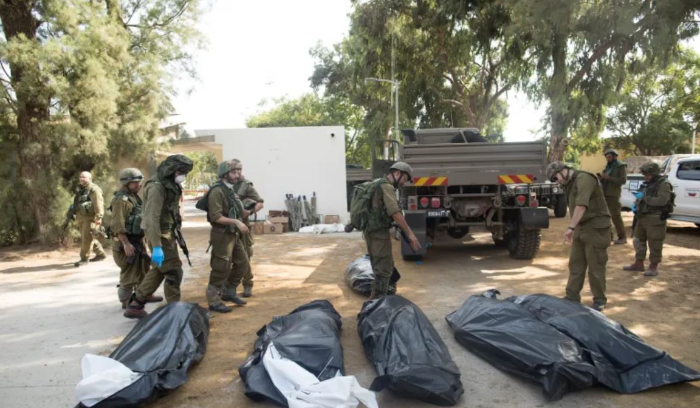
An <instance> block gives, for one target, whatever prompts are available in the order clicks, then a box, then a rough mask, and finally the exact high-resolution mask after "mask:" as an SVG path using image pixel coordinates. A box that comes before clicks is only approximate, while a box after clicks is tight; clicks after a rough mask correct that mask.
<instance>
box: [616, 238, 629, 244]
mask: <svg viewBox="0 0 700 408" xmlns="http://www.w3.org/2000/svg"><path fill="white" fill-rule="evenodd" d="M626 243H627V238H618V239H616V240H614V241H613V245H624V244H626Z"/></svg>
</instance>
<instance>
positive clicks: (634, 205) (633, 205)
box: [632, 203, 637, 214]
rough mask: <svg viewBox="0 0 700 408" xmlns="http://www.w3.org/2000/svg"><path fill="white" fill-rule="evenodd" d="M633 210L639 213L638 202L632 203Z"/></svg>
mask: <svg viewBox="0 0 700 408" xmlns="http://www.w3.org/2000/svg"><path fill="white" fill-rule="evenodd" d="M632 212H633V213H635V214H637V203H632Z"/></svg>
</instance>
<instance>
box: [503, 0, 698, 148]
mask: <svg viewBox="0 0 700 408" xmlns="http://www.w3.org/2000/svg"><path fill="white" fill-rule="evenodd" d="M504 3H505V4H507V5H508V7H509V9H510V15H511V17H512V23H511V24H510V27H509V32H510V35H512V36H517V37H519V38H521V39H522V43H523V47H524V48H526V49H527V55H530V56H532V57H533V58H534V61H535V64H533V68H534V69H533V70H532V72H531V78H534V80H531V81H528V82H527V83H526V84H525V85H524V86H525V88H526V89H527V91H528V93H529V95H530V96H531V98H532V99H534V100H536V101H545V100H546V101H547V102H548V104H549V107H548V116H549V121H550V124H549V132H550V133H551V145H550V151H549V159H550V161H554V160H561V159H562V158H563V157H564V153H565V150H566V145H567V144H566V142H565V140H566V139H567V137H568V136H569V134H570V131H571V129H577V128H585V127H587V128H588V132H594V133H596V137H597V134H598V133H600V131H602V129H603V126H604V123H605V121H604V118H605V115H604V109H605V107H606V106H607V105H608V104H610V103H611V102H612V101H613V100H614V97H615V93H616V92H617V91H619V90H620V88H621V86H622V84H623V83H624V78H625V75H626V71H625V67H626V65H625V63H626V61H628V60H631V59H633V58H636V57H637V56H638V55H639V54H642V53H643V54H646V55H647V56H648V58H650V59H655V60H663V59H665V58H667V57H668V56H669V55H670V53H672V52H673V51H674V50H675V49H676V47H677V44H678V41H679V39H683V38H687V37H689V36H692V35H695V34H696V33H697V27H696V25H695V24H694V23H693V22H692V21H691V20H693V15H694V13H695V12H696V11H697V9H698V6H699V2H698V1H697V0H667V1H647V0H614V1H602V0H597V1H589V0H585V1H584V0H505V1H504Z"/></svg>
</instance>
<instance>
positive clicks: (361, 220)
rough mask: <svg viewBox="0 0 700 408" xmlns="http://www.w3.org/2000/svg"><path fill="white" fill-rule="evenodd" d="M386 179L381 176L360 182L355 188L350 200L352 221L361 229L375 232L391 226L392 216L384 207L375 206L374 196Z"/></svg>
mask: <svg viewBox="0 0 700 408" xmlns="http://www.w3.org/2000/svg"><path fill="white" fill-rule="evenodd" d="M384 183H387V181H386V179H384V178H379V179H376V180H372V181H366V182H364V183H362V184H358V185H356V186H355V188H354V189H353V193H352V200H351V201H350V223H351V224H352V225H353V226H354V227H355V228H356V229H358V230H360V231H367V232H373V231H378V230H380V229H389V228H390V227H391V218H390V217H389V216H388V215H386V212H385V211H384V209H383V208H374V207H373V206H372V198H373V197H374V195H375V194H376V192H377V188H380V187H379V186H380V185H381V184H384Z"/></svg>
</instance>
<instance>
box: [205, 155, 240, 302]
mask: <svg viewBox="0 0 700 408" xmlns="http://www.w3.org/2000/svg"><path fill="white" fill-rule="evenodd" d="M217 175H218V176H219V180H218V181H217V182H216V183H214V185H212V186H211V188H210V189H209V191H208V192H207V195H206V196H205V197H204V198H203V199H202V200H206V205H205V208H206V210H207V220H208V221H209V223H210V224H211V235H210V243H211V261H210V263H209V265H210V266H211V273H210V275H209V286H207V290H206V295H207V302H208V303H209V310H211V311H214V312H219V313H228V312H230V311H231V310H233V309H231V307H230V306H227V305H226V304H224V302H223V300H227V301H230V302H233V303H234V304H236V305H245V304H246V303H247V302H246V301H245V300H244V299H241V298H240V297H238V295H237V294H236V286H233V285H231V284H230V282H233V281H235V280H236V279H239V280H240V279H241V278H242V275H237V276H233V274H234V273H235V272H236V271H234V270H233V269H232V264H233V265H236V264H247V263H248V254H247V253H246V248H245V245H244V243H243V242H244V241H243V240H242V239H241V236H245V235H248V234H249V230H248V227H247V226H246V225H245V223H243V215H244V213H246V212H245V210H244V209H243V203H242V202H241V200H240V199H239V198H238V196H237V195H236V193H235V192H234V184H235V183H236V182H237V181H238V178H239V176H240V171H239V170H238V169H236V161H234V160H229V161H225V162H222V163H220V164H219V167H218V170H217ZM197 207H198V208H200V209H202V207H201V206H200V203H198V205H197ZM239 271H242V272H245V268H243V269H240V268H239ZM222 295H223V296H222ZM222 298H223V299H222Z"/></svg>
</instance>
